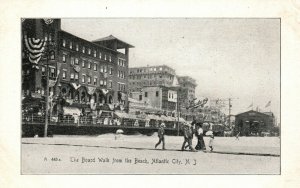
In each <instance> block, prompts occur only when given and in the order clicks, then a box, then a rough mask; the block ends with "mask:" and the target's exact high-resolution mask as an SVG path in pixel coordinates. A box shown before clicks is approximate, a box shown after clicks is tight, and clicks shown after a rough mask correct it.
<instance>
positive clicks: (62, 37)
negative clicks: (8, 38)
mask: <svg viewBox="0 0 300 188" xmlns="http://www.w3.org/2000/svg"><path fill="white" fill-rule="evenodd" d="M132 47H133V46H132V45H130V44H128V43H126V42H124V41H122V40H120V39H118V38H116V37H114V36H112V35H110V36H108V37H105V38H101V39H98V40H94V41H87V40H84V39H82V38H80V37H78V36H75V35H73V34H71V33H68V32H66V31H63V30H62V29H61V20H60V19H53V20H47V19H25V20H22V96H23V98H26V97H27V98H28V97H29V98H43V96H45V93H46V92H45V91H46V72H47V71H46V67H47V66H48V68H49V69H48V73H49V85H48V86H49V90H50V91H49V93H50V97H52V98H53V99H54V100H56V101H57V102H56V103H55V104H56V105H55V106H54V109H53V111H54V113H55V111H56V110H57V111H59V110H60V109H62V108H61V107H62V106H68V108H69V109H71V110H72V108H73V110H74V109H75V111H76V108H77V109H79V110H80V111H82V112H84V111H90V110H91V108H92V105H93V108H92V109H94V110H95V109H97V110H105V109H108V110H109V109H114V108H118V107H120V108H122V109H127V108H128V106H127V101H128V96H127V90H128V66H129V61H128V60H129V59H128V54H129V48H132ZM61 101H64V102H61ZM57 113H59V112H57Z"/></svg>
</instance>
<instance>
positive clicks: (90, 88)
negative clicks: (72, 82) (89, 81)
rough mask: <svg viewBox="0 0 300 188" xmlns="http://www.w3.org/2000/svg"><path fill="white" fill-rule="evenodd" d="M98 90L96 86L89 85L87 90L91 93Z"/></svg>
mask: <svg viewBox="0 0 300 188" xmlns="http://www.w3.org/2000/svg"><path fill="white" fill-rule="evenodd" d="M95 91H96V88H95V87H89V86H87V92H88V94H89V95H93V94H94V93H95Z"/></svg>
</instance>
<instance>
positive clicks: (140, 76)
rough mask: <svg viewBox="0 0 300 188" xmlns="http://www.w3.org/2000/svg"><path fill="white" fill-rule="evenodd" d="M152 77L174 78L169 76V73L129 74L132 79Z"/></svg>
mask: <svg viewBox="0 0 300 188" xmlns="http://www.w3.org/2000/svg"><path fill="white" fill-rule="evenodd" d="M142 78H145V79H147V78H148V79H152V78H167V79H169V80H172V79H173V76H169V75H164V76H163V75H162V74H148V75H129V79H132V80H139V79H142Z"/></svg>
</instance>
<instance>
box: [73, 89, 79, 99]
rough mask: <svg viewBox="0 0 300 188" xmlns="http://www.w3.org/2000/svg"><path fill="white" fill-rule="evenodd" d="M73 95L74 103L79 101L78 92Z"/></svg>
mask: <svg viewBox="0 0 300 188" xmlns="http://www.w3.org/2000/svg"><path fill="white" fill-rule="evenodd" d="M74 95H75V97H74V100H75V101H79V93H78V91H75V92H74Z"/></svg>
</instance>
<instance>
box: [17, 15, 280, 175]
mask: <svg viewBox="0 0 300 188" xmlns="http://www.w3.org/2000/svg"><path fill="white" fill-rule="evenodd" d="M20 25H21V27H20V28H21V30H20V36H21V37H20V39H21V40H20V41H19V42H20V44H21V57H20V58H21V60H20V62H21V70H22V71H21V79H22V81H21V82H22V83H21V97H22V99H21V100H22V102H21V105H22V107H21V114H22V115H21V118H22V120H21V126H20V127H21V174H24V175H25V174H26V175H27V174H154V175H157V174H195V175H200V174H222V175H228V174H234V175H239V174H248V175H261V174H268V175H280V174H281V113H280V104H281V95H280V94H281V93H280V87H281V69H280V68H281V58H280V57H281V19H280V18H276V17H271V18H263V17H257V18H189V17H180V18H171V17H169V18H168V17H166V18H101V17H99V18H85V19H84V18H43V17H41V18H27V17H23V18H22V19H21V20H20Z"/></svg>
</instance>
